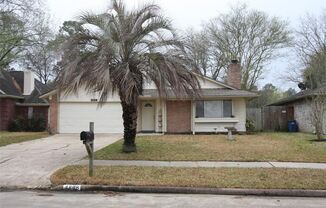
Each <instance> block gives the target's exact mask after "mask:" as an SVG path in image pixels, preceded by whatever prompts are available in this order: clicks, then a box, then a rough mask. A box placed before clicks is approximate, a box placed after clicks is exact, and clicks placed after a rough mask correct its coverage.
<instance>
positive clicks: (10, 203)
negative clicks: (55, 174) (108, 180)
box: [0, 191, 326, 208]
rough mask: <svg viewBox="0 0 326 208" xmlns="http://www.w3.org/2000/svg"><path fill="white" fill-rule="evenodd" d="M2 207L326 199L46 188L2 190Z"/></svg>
mask: <svg viewBox="0 0 326 208" xmlns="http://www.w3.org/2000/svg"><path fill="white" fill-rule="evenodd" d="M0 207H1V208H21V207H24V208H32V207H33V208H41V207H42V208H44V207H47V208H71V207H79V208H84V207H85V208H86V207H87V208H89V207H96V208H102V207H103V208H104V207H105V208H111V207H124V208H129V207H130V208H146V207H163V208H174V207H187V208H191V207H208V208H210V207H214V208H219V207H221V208H231V207H232V208H237V207H241V208H249V207H250V208H254V207H267V208H269V207H278V208H279V207H281V208H290V207H295V208H309V207H313V208H325V207H326V198H305V197H302V198H298V197H255V196H230V195H199V194H198V195H185V194H135V193H112V192H105V193H80V192H79V193H78V192H74V193H71V192H45V191H2V192H0Z"/></svg>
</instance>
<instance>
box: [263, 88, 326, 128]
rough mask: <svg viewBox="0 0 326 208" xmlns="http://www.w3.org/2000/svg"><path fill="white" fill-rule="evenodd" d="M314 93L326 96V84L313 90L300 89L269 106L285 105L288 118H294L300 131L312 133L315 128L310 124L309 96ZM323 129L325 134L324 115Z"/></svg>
mask: <svg viewBox="0 0 326 208" xmlns="http://www.w3.org/2000/svg"><path fill="white" fill-rule="evenodd" d="M316 95H322V96H326V85H324V86H322V87H320V88H317V89H314V90H310V89H308V90H302V91H301V92H299V93H297V94H295V95H292V96H290V97H287V98H284V99H282V100H279V101H277V102H275V103H271V104H269V106H285V107H286V113H287V115H288V119H289V120H296V122H297V124H298V127H299V131H300V132H306V133H314V132H315V129H314V127H313V126H312V124H311V119H310V116H311V97H312V96H316ZM325 105H326V104H325ZM325 109H326V106H325ZM323 129H324V134H326V116H325V117H324V127H323Z"/></svg>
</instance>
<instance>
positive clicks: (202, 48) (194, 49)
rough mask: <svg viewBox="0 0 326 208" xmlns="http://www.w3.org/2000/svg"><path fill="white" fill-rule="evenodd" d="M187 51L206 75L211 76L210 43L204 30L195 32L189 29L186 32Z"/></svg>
mask: <svg viewBox="0 0 326 208" xmlns="http://www.w3.org/2000/svg"><path fill="white" fill-rule="evenodd" d="M186 34H187V36H186V45H187V49H188V50H187V53H188V55H189V56H190V58H191V59H193V60H194V62H195V64H196V65H197V66H198V68H200V69H201V71H202V74H203V75H204V76H210V74H211V72H210V69H211V66H212V63H211V58H210V54H209V53H210V52H209V49H210V43H209V40H208V38H207V37H206V36H205V34H204V33H202V32H199V33H197V32H194V31H193V30H191V29H190V30H188V31H187V32H186Z"/></svg>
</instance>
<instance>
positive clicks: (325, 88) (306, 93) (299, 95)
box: [268, 84, 326, 106]
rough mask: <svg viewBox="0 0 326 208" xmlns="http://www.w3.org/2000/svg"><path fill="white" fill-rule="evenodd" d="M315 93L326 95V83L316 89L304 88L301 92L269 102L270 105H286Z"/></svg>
mask: <svg viewBox="0 0 326 208" xmlns="http://www.w3.org/2000/svg"><path fill="white" fill-rule="evenodd" d="M314 95H325V96H326V84H325V85H323V86H321V87H319V88H316V89H308V90H302V91H301V92H298V93H297V94H295V95H292V96H289V97H287V98H284V99H281V100H279V101H277V102H274V103H271V104H268V106H273V105H284V104H287V103H292V102H296V101H299V100H302V99H305V98H307V97H311V96H314Z"/></svg>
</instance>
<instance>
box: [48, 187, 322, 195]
mask: <svg viewBox="0 0 326 208" xmlns="http://www.w3.org/2000/svg"><path fill="white" fill-rule="evenodd" d="M51 190H53V191H89V192H91V191H112V192H131V193H171V194H172V193H173V194H217V195H254V196H287V197H326V190H304V189H238V188H201V187H198V188H195V187H162V186H110V185H72V184H66V185H60V186H55V187H53V188H51Z"/></svg>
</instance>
